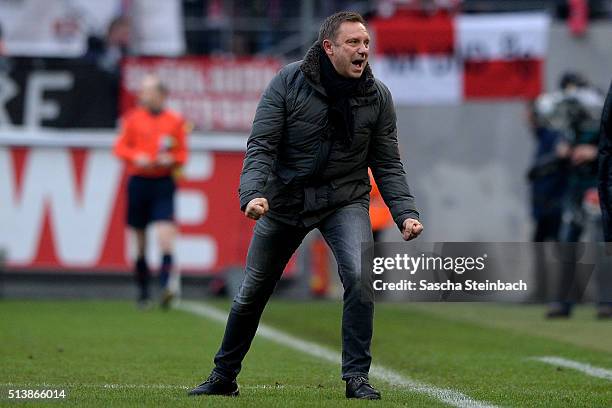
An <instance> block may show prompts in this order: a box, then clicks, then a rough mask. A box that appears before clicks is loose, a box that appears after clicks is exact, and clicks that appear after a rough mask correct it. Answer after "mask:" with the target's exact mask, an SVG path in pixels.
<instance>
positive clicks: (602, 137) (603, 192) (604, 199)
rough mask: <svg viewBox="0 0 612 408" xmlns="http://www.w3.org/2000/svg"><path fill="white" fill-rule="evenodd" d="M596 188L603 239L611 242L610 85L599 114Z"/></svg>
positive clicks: (611, 158) (611, 110)
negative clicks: (597, 180)
mask: <svg viewBox="0 0 612 408" xmlns="http://www.w3.org/2000/svg"><path fill="white" fill-rule="evenodd" d="M598 187H599V205H600V206H601V213H602V221H603V229H604V238H605V240H606V242H612V83H610V88H609V89H608V96H607V97H606V103H605V104H604V108H603V112H602V114H601V128H600V134H599V185H598Z"/></svg>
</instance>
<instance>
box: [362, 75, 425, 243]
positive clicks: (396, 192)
mask: <svg viewBox="0 0 612 408" xmlns="http://www.w3.org/2000/svg"><path fill="white" fill-rule="evenodd" d="M379 84H380V87H379V97H380V113H379V116H378V121H377V123H376V127H375V130H374V132H373V134H372V138H371V140H370V146H369V152H368V165H369V166H370V168H371V169H372V174H373V176H374V180H375V181H376V184H378V189H379V190H380V193H381V195H382V197H383V200H384V201H385V204H387V207H389V210H390V211H391V214H392V215H393V220H394V221H395V224H396V225H397V227H398V228H399V229H400V231H402V228H403V223H404V221H405V220H406V219H407V218H414V219H416V220H418V219H419V212H418V211H417V209H416V206H415V203H414V197H413V196H412V194H411V193H410V188H409V187H408V183H407V181H406V172H405V171H404V166H403V164H402V161H401V159H400V154H399V147H398V142H397V124H396V117H395V108H394V107H393V99H392V97H391V92H389V90H388V89H387V87H385V86H384V85H383V84H382V83H379Z"/></svg>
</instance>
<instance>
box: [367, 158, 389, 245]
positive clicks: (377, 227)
mask: <svg viewBox="0 0 612 408" xmlns="http://www.w3.org/2000/svg"><path fill="white" fill-rule="evenodd" d="M368 174H369V175H370V184H371V185H372V191H371V192H370V222H371V223H372V237H373V238H374V242H380V240H381V235H382V232H383V231H384V230H385V229H387V228H389V227H390V226H391V225H393V217H392V216H391V212H390V211H389V208H388V207H387V205H386V204H385V202H384V200H383V198H382V194H380V190H379V189H378V185H376V181H374V177H373V176H372V170H370V169H368Z"/></svg>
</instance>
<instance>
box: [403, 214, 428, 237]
mask: <svg viewBox="0 0 612 408" xmlns="http://www.w3.org/2000/svg"><path fill="white" fill-rule="evenodd" d="M421 232H423V224H421V223H420V222H418V221H417V220H415V219H414V218H406V220H405V221H404V229H403V230H402V235H403V237H404V241H410V240H411V239H414V238H416V237H418V236H419V234H420V233H421Z"/></svg>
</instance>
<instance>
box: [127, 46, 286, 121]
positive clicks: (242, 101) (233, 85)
mask: <svg viewBox="0 0 612 408" xmlns="http://www.w3.org/2000/svg"><path fill="white" fill-rule="evenodd" d="M280 67H281V62H280V60H278V59H274V58H254V57H244V58H230V57H185V58H177V59H170V58H128V59H126V60H125V61H124V62H123V66H122V82H121V111H122V112H126V111H127V110H128V109H130V108H131V107H133V106H134V105H135V104H136V102H137V93H138V87H139V86H140V82H141V80H142V77H143V76H144V75H146V74H147V73H154V74H156V75H157V76H159V77H160V78H161V80H162V81H163V83H164V84H165V85H166V86H167V87H168V89H169V98H168V104H169V106H170V107H171V108H173V109H175V110H176V111H178V112H180V113H181V114H182V115H183V116H184V117H185V118H186V119H187V120H188V121H190V122H191V123H192V124H193V125H194V127H195V129H196V130H201V131H202V130H203V131H206V130H209V131H248V130H250V128H251V123H252V122H253V117H254V116H255V109H256V108H257V103H258V102H259V98H260V97H261V94H262V92H263V91H264V89H265V88H266V86H267V85H268V83H269V82H270V80H271V79H272V77H273V76H274V75H275V74H276V72H277V71H278V70H279V69H280Z"/></svg>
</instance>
